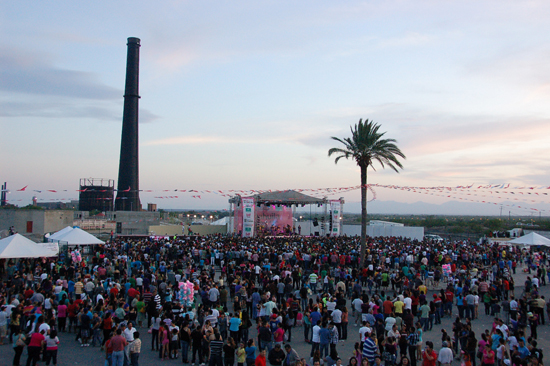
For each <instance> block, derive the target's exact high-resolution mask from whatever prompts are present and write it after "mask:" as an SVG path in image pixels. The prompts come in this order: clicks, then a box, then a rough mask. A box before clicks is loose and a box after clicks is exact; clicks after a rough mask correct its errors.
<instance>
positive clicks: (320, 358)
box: [309, 350, 324, 366]
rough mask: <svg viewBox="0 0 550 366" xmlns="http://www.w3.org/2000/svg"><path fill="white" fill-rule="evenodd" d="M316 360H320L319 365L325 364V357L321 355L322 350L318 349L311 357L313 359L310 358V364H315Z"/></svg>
mask: <svg viewBox="0 0 550 366" xmlns="http://www.w3.org/2000/svg"><path fill="white" fill-rule="evenodd" d="M315 362H319V365H321V366H322V365H323V363H324V361H323V357H321V351H320V350H316V351H315V352H314V353H313V357H311V359H310V360H309V364H310V365H314V364H315Z"/></svg>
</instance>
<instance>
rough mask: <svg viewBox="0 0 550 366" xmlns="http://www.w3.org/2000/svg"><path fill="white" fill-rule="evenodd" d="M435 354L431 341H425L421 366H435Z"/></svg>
mask: <svg viewBox="0 0 550 366" xmlns="http://www.w3.org/2000/svg"><path fill="white" fill-rule="evenodd" d="M436 360H437V353H435V351H434V344H433V343H432V342H431V341H426V348H425V349H424V352H422V366H435V362H436Z"/></svg>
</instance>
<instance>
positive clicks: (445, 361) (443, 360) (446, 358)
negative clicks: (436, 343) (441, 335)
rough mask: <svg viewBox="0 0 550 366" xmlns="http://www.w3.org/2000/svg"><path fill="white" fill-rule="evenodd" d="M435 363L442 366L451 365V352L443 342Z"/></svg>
mask: <svg viewBox="0 0 550 366" xmlns="http://www.w3.org/2000/svg"><path fill="white" fill-rule="evenodd" d="M437 362H438V364H440V365H442V366H449V365H451V364H452V363H453V351H452V350H451V349H450V348H449V345H448V343H447V342H443V348H441V349H440V350H439V355H438V356H437Z"/></svg>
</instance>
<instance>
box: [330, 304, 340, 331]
mask: <svg viewBox="0 0 550 366" xmlns="http://www.w3.org/2000/svg"><path fill="white" fill-rule="evenodd" d="M331 316H332V321H333V322H334V324H336V327H337V328H339V327H340V325H342V310H340V309H338V308H336V309H334V310H333V311H332V314H331ZM340 333H341V332H340Z"/></svg>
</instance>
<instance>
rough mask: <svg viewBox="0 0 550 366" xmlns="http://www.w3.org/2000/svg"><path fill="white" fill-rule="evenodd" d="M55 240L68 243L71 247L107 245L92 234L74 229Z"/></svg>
mask: <svg viewBox="0 0 550 366" xmlns="http://www.w3.org/2000/svg"><path fill="white" fill-rule="evenodd" d="M55 240H58V241H62V242H67V243H68V244H69V245H94V244H105V242H104V241H101V240H99V239H98V238H96V237H95V236H93V235H92V234H90V233H87V232H85V231H84V230H82V229H80V228H74V229H72V230H71V231H68V232H66V233H65V234H63V235H61V236H58V237H57V238H56V239H55Z"/></svg>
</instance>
